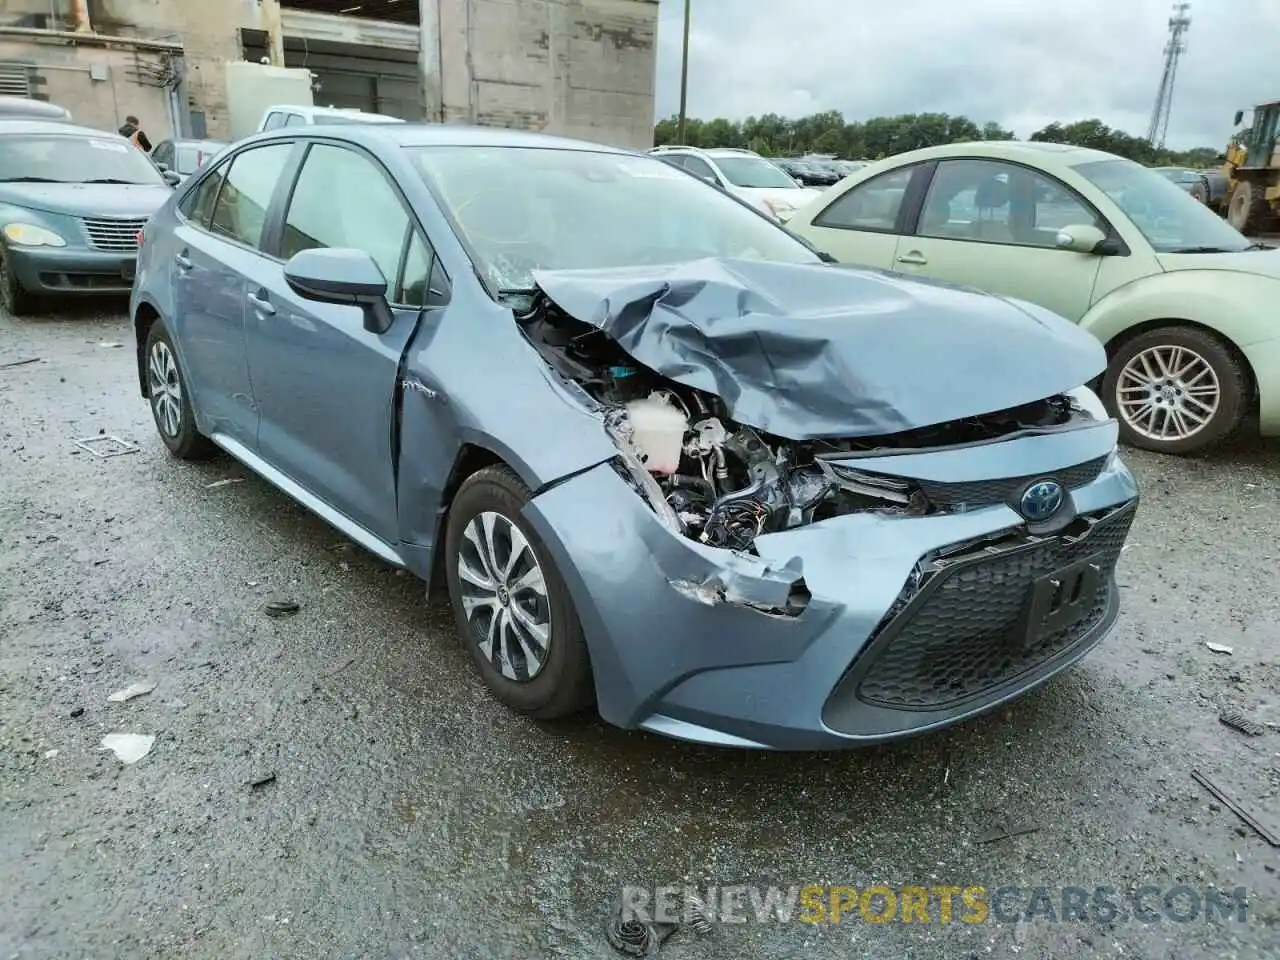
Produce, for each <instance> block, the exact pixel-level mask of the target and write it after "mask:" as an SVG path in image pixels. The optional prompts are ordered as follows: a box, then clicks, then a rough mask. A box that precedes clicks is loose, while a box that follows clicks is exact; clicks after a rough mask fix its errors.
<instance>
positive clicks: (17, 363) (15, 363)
mask: <svg viewBox="0 0 1280 960" xmlns="http://www.w3.org/2000/svg"><path fill="white" fill-rule="evenodd" d="M40 359H41V358H40V357H23V358H22V359H21V360H7V361H5V362H4V363H0V370H9V369H11V368H13V367H25V366H26V365H27V364H29V363H39V362H40Z"/></svg>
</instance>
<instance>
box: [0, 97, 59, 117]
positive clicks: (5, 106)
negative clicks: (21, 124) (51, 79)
mask: <svg viewBox="0 0 1280 960" xmlns="http://www.w3.org/2000/svg"><path fill="white" fill-rule="evenodd" d="M0 120H47V121H48V120H52V121H59V120H65V121H67V122H70V121H71V111H70V110H68V109H67V108H66V107H60V106H58V105H57V104H54V103H49V102H47V101H45V100H32V99H31V98H30V97H0Z"/></svg>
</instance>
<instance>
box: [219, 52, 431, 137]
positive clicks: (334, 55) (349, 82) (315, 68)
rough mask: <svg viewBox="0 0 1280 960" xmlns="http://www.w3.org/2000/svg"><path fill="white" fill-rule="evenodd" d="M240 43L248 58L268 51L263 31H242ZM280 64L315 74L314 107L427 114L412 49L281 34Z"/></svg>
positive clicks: (410, 115)
mask: <svg viewBox="0 0 1280 960" xmlns="http://www.w3.org/2000/svg"><path fill="white" fill-rule="evenodd" d="M241 44H242V46H243V48H244V58H245V59H246V60H249V61H253V62H258V61H260V60H261V59H262V58H263V57H265V56H266V55H267V49H268V48H267V35H266V32H265V31H262V30H242V31H241ZM284 65H285V66H286V67H304V68H306V69H307V70H310V71H311V72H312V73H314V74H315V75H316V80H315V84H316V87H317V89H316V92H315V102H316V105H317V106H323V107H347V108H351V109H356V110H365V111H368V112H370V113H385V114H387V115H388V116H392V117H400V118H401V119H402V120H422V119H425V116H426V111H425V110H424V109H423V104H422V88H421V86H420V81H419V72H418V55H417V54H416V53H414V52H413V51H411V50H395V49H388V48H383V47H370V46H365V45H363V44H355V43H339V42H336V41H332V40H307V39H304V38H301V37H290V36H285V38H284Z"/></svg>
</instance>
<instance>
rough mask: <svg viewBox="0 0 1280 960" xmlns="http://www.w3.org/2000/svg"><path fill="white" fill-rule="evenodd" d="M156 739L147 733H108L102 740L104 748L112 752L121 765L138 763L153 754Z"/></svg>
mask: <svg viewBox="0 0 1280 960" xmlns="http://www.w3.org/2000/svg"><path fill="white" fill-rule="evenodd" d="M155 742H156V738H155V737H153V736H151V735H150V734H145V733H108V734H107V735H106V736H105V737H103V738H102V748H103V749H104V750H110V751H111V752H113V753H114V754H115V755H116V759H117V760H119V761H120V762H121V763H137V762H138V761H139V760H141V759H142V758H143V757H145V756H146V755H147V754H148V753H150V752H151V747H152V745H153V744H154V743H155Z"/></svg>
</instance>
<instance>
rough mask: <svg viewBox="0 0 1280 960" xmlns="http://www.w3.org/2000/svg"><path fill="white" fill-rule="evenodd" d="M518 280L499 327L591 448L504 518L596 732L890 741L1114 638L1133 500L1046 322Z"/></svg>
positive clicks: (945, 720)
mask: <svg viewBox="0 0 1280 960" xmlns="http://www.w3.org/2000/svg"><path fill="white" fill-rule="evenodd" d="M537 279H538V282H539V285H540V289H539V290H537V291H534V292H532V294H531V295H529V296H527V297H526V299H525V302H524V303H523V304H522V306H521V309H519V310H518V311H517V317H518V320H519V323H520V325H521V327H522V329H523V331H524V333H525V335H526V337H527V339H528V340H529V342H530V343H532V344H533V346H534V347H535V348H536V350H537V351H538V352H539V354H540V355H541V356H542V358H543V359H544V360H545V361H546V364H547V365H548V367H549V368H550V371H553V373H549V376H555V377H557V378H558V379H559V380H560V381H561V382H563V383H565V384H566V385H570V386H569V389H568V390H567V392H568V393H569V394H572V395H573V396H575V397H577V398H578V399H579V400H580V401H581V402H582V403H584V404H587V405H588V406H589V407H590V408H591V409H592V410H593V411H594V412H595V413H596V414H597V415H598V416H599V418H600V422H601V425H602V428H603V429H604V430H605V431H606V432H607V433H608V435H609V436H610V437H611V438H612V440H613V444H614V446H615V447H616V448H617V451H618V454H617V456H616V457H615V458H614V460H613V461H612V462H611V463H610V465H609V466H605V465H600V466H598V467H597V468H594V469H592V470H591V471H588V472H587V473H584V474H581V475H579V476H576V477H574V478H573V479H571V480H569V481H567V482H566V483H564V484H563V485H560V486H557V487H555V488H554V489H552V490H550V491H548V492H546V493H544V494H542V495H541V496H539V497H537V498H535V500H534V502H533V503H532V504H531V505H530V506H531V517H532V518H533V520H534V522H535V524H536V525H537V527H538V530H539V533H540V535H542V537H543V539H544V540H545V541H546V542H547V543H549V544H555V545H556V549H557V550H558V551H559V556H560V559H561V560H562V564H561V566H562V568H563V569H566V570H570V571H571V573H570V581H571V584H572V587H571V589H572V590H573V591H574V595H575V604H576V606H577V607H578V610H579V613H580V615H581V616H582V618H583V626H584V631H585V632H586V634H587V636H588V637H589V638H590V643H591V647H592V661H593V669H594V671H595V675H596V683H597V688H598V690H599V691H600V696H599V703H600V709H601V712H602V714H603V715H604V716H605V718H606V719H608V720H610V721H611V722H614V723H617V724H619V725H621V726H624V727H641V728H643V729H647V730H651V731H655V732H659V733H662V734H665V735H669V736H675V737H680V738H683V739H690V740H696V741H700V742H709V743H718V744H732V745H737V746H748V747H771V748H780V749H811V748H816V747H833V746H840V745H848V744H850V743H854V742H858V743H870V742H878V741H883V740H891V739H894V738H897V737H901V736H905V735H908V734H911V733H916V732H919V731H922V730H927V729H933V728H937V727H940V726H946V725H948V724H951V723H954V722H956V721H958V720H961V719H963V718H965V717H967V716H971V715H974V714H976V713H980V712H982V711H984V710H988V709H991V708H993V707H994V706H996V705H998V704H1000V703H1002V702H1004V701H1007V700H1009V699H1011V698H1012V697H1015V696H1018V695H1020V694H1021V693H1023V692H1025V691H1026V690H1028V689H1030V688H1032V687H1034V686H1036V685H1037V684H1039V683H1041V682H1043V681H1044V680H1046V679H1047V678H1048V677H1050V676H1052V675H1053V674H1055V673H1056V672H1058V671H1059V670H1061V669H1064V668H1065V667H1066V666H1068V665H1069V664H1070V663H1072V662H1074V661H1075V660H1077V659H1079V658H1080V657H1081V656H1083V655H1084V654H1085V653H1087V652H1088V650H1089V649H1091V648H1092V646H1093V645H1094V644H1096V643H1097V642H1098V641H1099V640H1100V639H1101V638H1102V637H1103V636H1104V635H1105V634H1106V633H1107V632H1108V630H1109V629H1110V627H1111V626H1112V624H1113V623H1114V621H1115V617H1116V613H1117V609H1118V591H1117V588H1116V586H1115V576H1114V569H1115V564H1116V561H1117V560H1118V558H1119V554H1120V549H1121V546H1122V543H1123V540H1124V538H1125V535H1126V534H1127V531H1128V527H1129V523H1130V522H1131V519H1132V516H1133V506H1134V504H1135V502H1136V499H1137V488H1136V485H1135V484H1134V482H1133V478H1132V476H1131V475H1130V474H1129V472H1128V471H1127V470H1126V469H1125V467H1124V465H1123V464H1122V463H1121V462H1120V460H1119V458H1118V457H1116V455H1115V448H1116V436H1117V428H1116V424H1115V422H1114V421H1113V420H1111V419H1109V418H1108V417H1107V415H1106V412H1105V411H1104V410H1103V409H1102V406H1101V404H1100V403H1099V401H1098V399H1097V397H1096V396H1094V395H1093V393H1092V392H1091V391H1089V390H1088V389H1087V388H1084V387H1082V386H1081V384H1083V383H1087V382H1089V381H1090V380H1091V379H1092V378H1093V377H1094V376H1096V375H1097V373H1098V372H1099V371H1101V369H1102V367H1103V366H1104V362H1105V358H1104V356H1103V354H1102V349H1101V347H1100V346H1099V345H1098V344H1097V342H1096V341H1094V340H1093V339H1092V338H1091V337H1089V336H1088V335H1087V334H1084V333H1082V332H1080V331H1079V330H1077V329H1076V328H1075V327H1074V326H1073V325H1071V324H1069V323H1067V322H1066V321H1064V320H1061V318H1057V317H1054V316H1053V315H1048V314H1043V313H1041V312H1037V311H1036V309H1035V308H1033V307H1028V306H1026V305H1021V304H1013V303H1010V302H1007V301H1003V300H1000V299H998V298H994V297H988V296H985V295H982V294H977V293H973V292H969V291H963V290H957V289H955V288H950V287H942V286H936V285H933V286H931V285H926V284H915V283H911V282H910V281H907V280H905V279H902V278H895V277H893V276H891V275H887V274H878V273H875V272H863V271H858V272H854V271H842V270H839V269H836V268H819V267H815V268H808V267H796V266H790V265H779V264H754V263H750V264H748V263H742V262H732V263H726V262H722V261H710V262H704V263H698V264H686V265H684V266H683V267H678V268H635V269H632V270H625V271H577V272H561V273H550V274H542V275H539V276H538V277H537ZM610 467H612V469H610ZM619 477H620V478H621V479H622V480H623V481H625V483H619V482H618V478H619ZM584 504H590V505H591V509H590V510H584V509H583V505H584ZM602 529H607V531H608V533H607V535H602Z"/></svg>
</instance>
